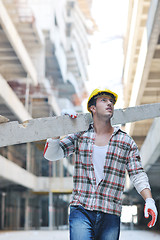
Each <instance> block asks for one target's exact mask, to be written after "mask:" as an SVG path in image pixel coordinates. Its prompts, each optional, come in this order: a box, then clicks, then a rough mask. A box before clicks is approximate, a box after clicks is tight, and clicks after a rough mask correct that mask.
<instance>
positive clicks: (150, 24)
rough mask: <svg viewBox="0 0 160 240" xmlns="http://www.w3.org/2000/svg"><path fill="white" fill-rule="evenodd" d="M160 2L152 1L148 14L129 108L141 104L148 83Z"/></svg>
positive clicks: (156, 36) (129, 125)
mask: <svg viewBox="0 0 160 240" xmlns="http://www.w3.org/2000/svg"><path fill="white" fill-rule="evenodd" d="M159 21H160V2H159V1H158V0H154V1H153V0H152V1H151V5H150V10H149V14H148V19H147V24H146V28H145V29H144V33H143V37H142V42H141V48H140V53H139V58H138V63H137V68H136V73H135V78H134V82H133V87H132V92H131V98H130V103H129V106H130V107H131V106H135V105H138V104H140V102H141V100H142V97H143V94H144V90H145V86H146V81H147V79H148V75H149V71H150V64H151V61H152V58H153V55H154V51H155V48H156V45H157V41H158V37H159V32H160V25H159ZM134 126H135V125H134V124H128V126H127V132H128V133H129V134H130V135H132V134H133V130H134Z"/></svg>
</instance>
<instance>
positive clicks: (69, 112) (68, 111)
mask: <svg viewBox="0 0 160 240" xmlns="http://www.w3.org/2000/svg"><path fill="white" fill-rule="evenodd" d="M61 115H62V116H63V115H68V116H70V117H71V118H73V119H74V118H77V113H76V112H75V111H74V110H73V109H62V111H61Z"/></svg>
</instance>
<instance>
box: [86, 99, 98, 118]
mask: <svg viewBox="0 0 160 240" xmlns="http://www.w3.org/2000/svg"><path fill="white" fill-rule="evenodd" d="M96 100H97V99H95V98H94V97H93V98H91V100H90V101H89V103H88V108H90V107H91V106H92V105H94V106H96ZM91 114H92V117H93V113H92V111H91Z"/></svg>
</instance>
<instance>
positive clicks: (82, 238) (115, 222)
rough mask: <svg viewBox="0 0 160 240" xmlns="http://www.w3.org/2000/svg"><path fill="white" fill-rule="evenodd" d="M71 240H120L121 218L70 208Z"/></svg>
mask: <svg viewBox="0 0 160 240" xmlns="http://www.w3.org/2000/svg"><path fill="white" fill-rule="evenodd" d="M69 224H70V240H91V239H92V240H93V239H94V240H118V239H119V234H120V217H118V216H116V215H113V214H108V213H103V212H100V211H89V210H86V209H84V208H83V207H82V206H80V205H78V206H70V216H69Z"/></svg>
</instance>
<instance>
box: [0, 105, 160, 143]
mask: <svg viewBox="0 0 160 240" xmlns="http://www.w3.org/2000/svg"><path fill="white" fill-rule="evenodd" d="M156 117H160V103H155V104H145V105H141V106H136V107H130V108H126V109H116V110H115V112H114V116H113V118H112V124H113V125H116V124H125V123H128V122H135V121H140V120H144V119H151V118H156ZM91 121H92V117H91V114H90V113H85V114H79V115H78V117H77V119H71V118H70V117H69V116H58V117H47V118H37V119H31V120H28V121H26V122H23V123H22V124H19V123H18V122H17V121H15V122H9V123H2V124H0V147H3V146H8V145H14V144H20V143H27V142H34V141H40V140H44V139H46V138H50V137H55V136H64V135H67V134H70V133H75V132H79V131H85V130H87V129H88V126H89V123H91Z"/></svg>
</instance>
